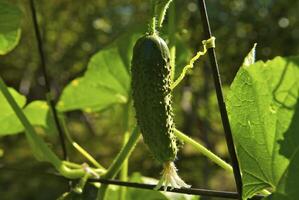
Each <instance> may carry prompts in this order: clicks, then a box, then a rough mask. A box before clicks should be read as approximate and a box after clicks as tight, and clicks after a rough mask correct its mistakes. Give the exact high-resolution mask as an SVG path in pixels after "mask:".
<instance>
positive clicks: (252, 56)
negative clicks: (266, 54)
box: [243, 43, 256, 67]
mask: <svg viewBox="0 0 299 200" xmlns="http://www.w3.org/2000/svg"><path fill="white" fill-rule="evenodd" d="M255 49H256V43H255V44H254V45H253V47H252V49H251V50H250V52H249V53H248V55H247V56H246V57H245V59H244V62H243V66H247V67H248V66H249V65H252V64H254V63H255V52H256V50H255Z"/></svg>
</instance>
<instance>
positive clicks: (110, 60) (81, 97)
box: [57, 34, 140, 112]
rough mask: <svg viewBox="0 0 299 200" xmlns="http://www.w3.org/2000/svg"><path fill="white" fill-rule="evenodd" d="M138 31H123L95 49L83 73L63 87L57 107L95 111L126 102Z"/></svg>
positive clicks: (65, 109) (66, 109) (68, 109)
mask: <svg viewBox="0 0 299 200" xmlns="http://www.w3.org/2000/svg"><path fill="white" fill-rule="evenodd" d="M139 35H140V34H131V35H129V34H125V35H124V36H121V37H120V38H119V39H118V40H116V41H115V42H114V43H113V44H112V45H111V46H109V47H108V48H105V49H102V50H100V51H99V52H98V53H96V54H95V55H94V56H93V57H92V58H91V60H90V61H89V64H88V68H87V71H86V72H85V74H84V76H83V77H80V78H77V79H75V80H73V81H72V82H71V83H70V84H69V85H68V86H67V87H66V88H65V89H64V91H63V93H62V95H61V98H60V101H59V103H58V105H57V108H58V109H59V110H60V111H62V112H65V111H71V110H77V109H80V110H84V111H86V112H91V111H93V112H95V111H100V110H103V109H106V108H107V107H109V106H112V105H114V104H124V103H126V102H127V100H128V96H129V92H130V75H129V73H130V70H129V69H130V60H131V56H132V53H131V52H132V49H133V45H134V43H135V40H136V38H137V37H138V36H139Z"/></svg>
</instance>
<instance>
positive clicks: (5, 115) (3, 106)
mask: <svg viewBox="0 0 299 200" xmlns="http://www.w3.org/2000/svg"><path fill="white" fill-rule="evenodd" d="M9 91H10V92H11V94H12V95H13V97H14V99H15V100H16V102H17V103H18V105H19V106H20V107H24V105H25V103H26V98H25V97H24V96H22V95H21V94H19V93H18V92H17V91H15V90H14V89H12V88H10V89H9ZM0 110H1V112H0V136H4V135H12V134H17V133H20V132H22V131H24V127H23V125H22V124H21V123H20V121H19V119H18V118H17V116H16V115H15V113H14V111H13V110H12V108H11V107H10V105H9V104H8V102H7V101H6V99H5V98H4V96H3V95H2V93H0ZM48 110H49V109H48V105H47V103H46V102H44V101H33V102H31V103H30V104H29V105H27V106H26V107H25V108H24V109H23V111H24V113H25V115H26V116H27V117H28V119H29V121H30V122H31V124H33V125H35V126H42V127H44V128H47V127H48V123H47V122H48Z"/></svg>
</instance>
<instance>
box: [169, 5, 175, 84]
mask: <svg viewBox="0 0 299 200" xmlns="http://www.w3.org/2000/svg"><path fill="white" fill-rule="evenodd" d="M175 33H176V28H175V2H173V3H172V4H171V5H170V7H169V14H168V38H169V45H168V46H169V52H170V66H171V81H172V82H173V81H174V75H175V54H176V46H175V43H176V38H175Z"/></svg>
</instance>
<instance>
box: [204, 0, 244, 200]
mask: <svg viewBox="0 0 299 200" xmlns="http://www.w3.org/2000/svg"><path fill="white" fill-rule="evenodd" d="M198 4H199V9H200V14H201V18H202V26H203V30H204V34H205V37H206V38H211V37H212V33H211V28H210V23H209V18H208V14H207V8H206V3H205V0H198ZM208 54H209V58H210V63H211V66H212V72H213V78H214V85H215V90H216V94H217V100H218V106H219V110H220V114H221V119H222V125H223V129H224V133H225V139H226V143H227V148H228V151H229V155H230V157H231V160H232V166H233V172H234V177H235V183H236V188H237V192H238V195H239V199H240V200H241V199H242V178H241V171H240V166H239V162H238V158H237V153H236V150H235V145H234V141H233V136H232V132H231V127H230V124H229V119H228V114H227V110H226V106H225V102H224V98H223V93H222V85H221V78H220V74H219V69H218V63H217V58H216V53H215V49H214V48H210V49H208Z"/></svg>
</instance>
